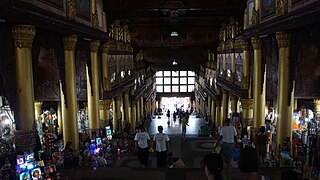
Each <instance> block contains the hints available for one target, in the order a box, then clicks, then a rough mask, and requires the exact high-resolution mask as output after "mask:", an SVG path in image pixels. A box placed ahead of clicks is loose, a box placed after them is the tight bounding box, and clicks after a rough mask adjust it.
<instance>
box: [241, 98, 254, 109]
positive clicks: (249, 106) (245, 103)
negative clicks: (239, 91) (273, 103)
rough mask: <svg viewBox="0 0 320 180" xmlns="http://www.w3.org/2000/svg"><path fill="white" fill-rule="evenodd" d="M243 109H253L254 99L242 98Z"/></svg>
mask: <svg viewBox="0 0 320 180" xmlns="http://www.w3.org/2000/svg"><path fill="white" fill-rule="evenodd" d="M240 102H241V105H242V108H243V109H247V110H249V109H253V100H252V99H241V100H240Z"/></svg>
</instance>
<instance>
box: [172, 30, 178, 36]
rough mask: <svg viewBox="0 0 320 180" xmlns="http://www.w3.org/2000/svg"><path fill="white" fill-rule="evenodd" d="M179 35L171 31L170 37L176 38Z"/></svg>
mask: <svg viewBox="0 0 320 180" xmlns="http://www.w3.org/2000/svg"><path fill="white" fill-rule="evenodd" d="M178 36H179V35H178V33H177V31H172V32H171V37H178Z"/></svg>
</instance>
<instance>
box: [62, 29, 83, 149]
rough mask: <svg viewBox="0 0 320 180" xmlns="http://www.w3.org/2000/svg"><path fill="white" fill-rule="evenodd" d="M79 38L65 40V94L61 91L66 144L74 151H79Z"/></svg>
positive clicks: (66, 38)
mask: <svg viewBox="0 0 320 180" xmlns="http://www.w3.org/2000/svg"><path fill="white" fill-rule="evenodd" d="M76 44H77V36H76V35H72V36H66V37H64V38H63V45H64V66H65V82H66V84H64V86H65V92H64V91H63V89H61V103H63V105H62V112H63V113H64V114H63V115H62V117H63V140H64V143H67V142H68V141H70V142H72V148H73V150H78V149H79V135H78V121H77V109H78V105H77V94H76V67H75V49H76Z"/></svg>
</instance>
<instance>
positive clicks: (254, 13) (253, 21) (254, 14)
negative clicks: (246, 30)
mask: <svg viewBox="0 0 320 180" xmlns="http://www.w3.org/2000/svg"><path fill="white" fill-rule="evenodd" d="M251 24H252V26H255V25H257V24H259V9H257V10H256V9H255V8H254V7H253V9H252V18H251Z"/></svg>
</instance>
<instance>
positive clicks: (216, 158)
mask: <svg viewBox="0 0 320 180" xmlns="http://www.w3.org/2000/svg"><path fill="white" fill-rule="evenodd" d="M202 162H203V166H204V167H203V168H204V172H205V174H206V177H207V179H208V180H224V179H226V178H225V175H224V173H223V160H222V157H221V156H220V154H217V153H211V154H207V155H205V156H204V157H203V160H202Z"/></svg>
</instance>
